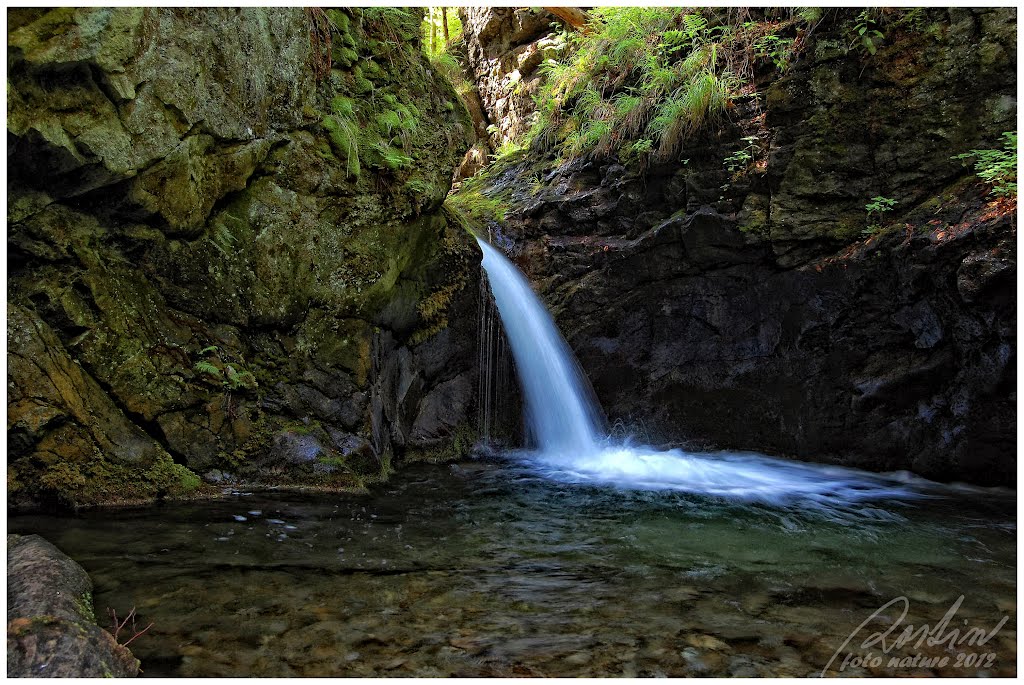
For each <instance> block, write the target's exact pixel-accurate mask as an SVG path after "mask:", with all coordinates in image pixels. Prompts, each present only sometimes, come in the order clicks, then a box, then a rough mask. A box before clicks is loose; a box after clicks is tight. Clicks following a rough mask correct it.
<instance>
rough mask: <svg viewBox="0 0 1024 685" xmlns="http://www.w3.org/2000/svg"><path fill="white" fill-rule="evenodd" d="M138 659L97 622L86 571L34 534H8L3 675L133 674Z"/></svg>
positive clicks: (31, 676) (69, 675)
mask: <svg viewBox="0 0 1024 685" xmlns="http://www.w3.org/2000/svg"><path fill="white" fill-rule="evenodd" d="M138 673H139V661H138V659H136V658H135V657H134V656H132V653H131V652H130V651H129V650H128V648H127V647H125V646H123V645H121V644H119V643H118V642H117V640H115V639H114V636H113V635H111V634H110V633H108V632H107V631H105V630H103V629H101V628H100V627H99V626H98V625H96V617H95V615H94V613H93V607H92V581H91V580H90V579H89V575H88V574H87V573H86V572H85V571H84V570H83V569H82V567H81V566H79V565H78V564H77V563H75V562H74V561H73V560H72V559H70V558H69V557H67V556H66V555H65V554H64V553H63V552H61V551H60V550H59V549H57V548H56V547H54V546H53V545H51V544H50V543H49V542H47V541H46V540H44V539H43V538H41V537H39V536H38V535H24V536H22V535H8V536H7V677H8V678H111V677H117V678H131V677H134V676H136V675H138Z"/></svg>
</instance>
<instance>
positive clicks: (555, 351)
mask: <svg viewBox="0 0 1024 685" xmlns="http://www.w3.org/2000/svg"><path fill="white" fill-rule="evenodd" d="M477 241H478V242H479V243H480V249H482V250H483V253H484V259H483V267H484V270H485V271H486V272H487V278H488V280H489V282H490V285H491V292H492V293H493V295H494V302H495V304H497V306H498V312H499V314H500V315H501V320H502V321H503V322H504V324H505V334H506V335H507V336H508V340H509V346H510V347H511V348H512V356H513V357H514V358H515V362H516V371H517V372H518V375H519V379H520V382H521V383H522V388H523V395H524V400H525V411H526V425H527V428H528V430H529V433H530V436H531V437H532V438H533V439H534V440H535V441H536V443H537V447H538V449H539V450H540V451H541V452H543V453H545V454H548V455H553V454H564V455H582V454H594V453H596V452H597V451H598V449H599V447H600V445H601V443H602V438H603V437H604V418H603V417H602V414H601V410H600V408H599V407H598V405H597V403H596V402H595V401H594V399H593V393H592V391H591V390H590V385H589V383H588V382H587V379H586V376H584V375H583V371H582V370H581V369H580V368H579V364H578V363H577V362H576V359H575V357H573V354H572V351H571V350H570V349H569V346H568V345H567V344H566V343H565V341H564V340H563V339H562V336H561V335H560V334H559V332H558V328H557V327H556V326H555V322H554V320H553V319H552V318H551V315H550V314H548V311H547V309H545V308H544V304H543V303H542V302H541V301H540V298H538V297H537V296H536V295H535V294H534V293H533V290H531V289H530V284H529V283H528V282H527V281H526V278H525V277H524V276H523V274H522V273H520V271H519V269H517V268H516V267H515V266H514V265H513V264H512V262H510V261H509V260H508V259H507V258H506V257H505V255H503V254H502V253H501V252H500V251H499V250H498V249H497V248H494V247H491V246H490V245H489V244H488V243H487V242H485V241H483V240H481V239H479V238H478V239H477Z"/></svg>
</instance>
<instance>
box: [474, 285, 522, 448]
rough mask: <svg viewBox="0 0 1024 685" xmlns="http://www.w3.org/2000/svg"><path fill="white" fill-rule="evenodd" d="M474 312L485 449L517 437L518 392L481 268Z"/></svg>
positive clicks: (479, 418)
mask: <svg viewBox="0 0 1024 685" xmlns="http://www.w3.org/2000/svg"><path fill="white" fill-rule="evenodd" d="M478 310H479V313H480V318H479V322H478V327H477V340H478V343H479V344H478V356H477V398H478V400H477V435H478V436H480V439H481V440H482V441H483V444H484V445H486V446H487V447H495V446H500V445H506V446H507V445H510V444H512V442H513V440H514V438H515V436H516V435H517V434H518V431H517V430H516V427H515V424H516V422H517V421H518V420H519V415H520V414H519V410H518V409H519V407H518V397H519V390H518V388H517V386H516V384H515V379H514V374H515V369H514V367H513V365H512V357H511V353H510V352H509V346H508V340H507V339H506V338H505V331H504V329H503V328H502V325H501V317H500V316H499V315H498V307H497V304H496V303H495V301H494V296H493V295H492V294H491V286H490V283H489V282H488V279H487V272H486V271H484V270H483V267H482V266H481V273H480V304H479V307H478Z"/></svg>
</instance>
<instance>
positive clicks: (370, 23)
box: [362, 7, 420, 46]
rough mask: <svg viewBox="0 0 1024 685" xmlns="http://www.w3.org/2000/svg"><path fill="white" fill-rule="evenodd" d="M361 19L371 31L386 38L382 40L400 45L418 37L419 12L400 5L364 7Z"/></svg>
mask: <svg viewBox="0 0 1024 685" xmlns="http://www.w3.org/2000/svg"><path fill="white" fill-rule="evenodd" d="M362 21H363V24H364V25H366V26H367V28H369V29H370V31H372V32H373V33H379V34H382V35H384V36H385V38H386V39H387V40H386V41H384V42H388V43H392V44H393V45H395V46H401V45H403V44H405V43H408V42H411V41H413V40H415V39H416V38H418V37H419V28H420V18H419V13H418V12H415V11H410V9H407V8H401V7H364V8H362Z"/></svg>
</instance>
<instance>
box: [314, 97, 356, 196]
mask: <svg viewBox="0 0 1024 685" xmlns="http://www.w3.org/2000/svg"><path fill="white" fill-rule="evenodd" d="M339 99H344V100H348V98H335V100H339ZM348 102H351V100H348ZM331 104H332V106H333V104H334V103H333V102H332V103H331ZM321 125H322V126H323V127H324V130H325V131H327V138H328V140H329V141H330V143H331V149H332V150H333V151H334V154H335V155H337V156H339V157H340V158H341V159H344V160H345V172H346V173H347V174H348V176H349V178H359V171H360V168H359V124H358V123H357V122H356V121H354V120H353V119H350V118H348V117H346V116H342V115H340V114H338V115H334V116H326V117H324V119H323V121H322V122H321Z"/></svg>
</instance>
